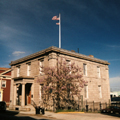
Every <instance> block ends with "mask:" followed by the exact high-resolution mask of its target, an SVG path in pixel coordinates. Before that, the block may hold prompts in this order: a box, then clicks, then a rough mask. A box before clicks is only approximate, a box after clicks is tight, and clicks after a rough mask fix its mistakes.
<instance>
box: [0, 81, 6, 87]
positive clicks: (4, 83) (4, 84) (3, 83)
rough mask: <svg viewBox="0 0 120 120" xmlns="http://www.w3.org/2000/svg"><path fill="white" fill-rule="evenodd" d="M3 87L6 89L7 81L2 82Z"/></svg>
mask: <svg viewBox="0 0 120 120" xmlns="http://www.w3.org/2000/svg"><path fill="white" fill-rule="evenodd" d="M1 87H3V88H6V81H5V80H2V85H1Z"/></svg>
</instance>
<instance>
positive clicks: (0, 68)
mask: <svg viewBox="0 0 120 120" xmlns="http://www.w3.org/2000/svg"><path fill="white" fill-rule="evenodd" d="M9 69H10V68H3V67H0V70H4V71H5V70H9Z"/></svg>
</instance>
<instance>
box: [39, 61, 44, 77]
mask: <svg viewBox="0 0 120 120" xmlns="http://www.w3.org/2000/svg"><path fill="white" fill-rule="evenodd" d="M43 63H44V60H43V59H41V60H40V61H39V64H40V66H39V71H40V75H41V74H43V68H44V64H43Z"/></svg>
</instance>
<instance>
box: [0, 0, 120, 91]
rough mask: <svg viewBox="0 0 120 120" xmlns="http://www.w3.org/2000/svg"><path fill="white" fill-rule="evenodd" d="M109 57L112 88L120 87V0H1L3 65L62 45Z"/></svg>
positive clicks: (6, 65) (0, 29)
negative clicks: (55, 18)
mask: <svg viewBox="0 0 120 120" xmlns="http://www.w3.org/2000/svg"><path fill="white" fill-rule="evenodd" d="M59 13H61V35H62V37H61V39H62V48H63V49H67V50H75V51H76V52H77V49H78V48H79V52H80V53H81V54H85V55H90V54H92V55H94V57H95V58H99V59H103V60H107V61H108V62H110V65H109V76H110V86H111V90H112V91H115V90H120V0H0V67H10V66H9V63H10V62H11V61H13V60H16V59H18V58H21V57H24V56H26V55H29V54H32V53H35V52H37V51H40V50H43V49H45V48H48V47H50V46H56V47H59V41H58V38H59V27H58V26H57V25H56V21H52V17H53V16H54V15H59Z"/></svg>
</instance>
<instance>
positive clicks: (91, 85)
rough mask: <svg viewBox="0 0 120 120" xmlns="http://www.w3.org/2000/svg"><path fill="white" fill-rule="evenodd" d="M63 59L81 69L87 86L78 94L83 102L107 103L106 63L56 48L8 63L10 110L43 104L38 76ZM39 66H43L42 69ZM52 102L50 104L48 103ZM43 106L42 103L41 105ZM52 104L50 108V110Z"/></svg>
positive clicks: (27, 108) (107, 80) (108, 92)
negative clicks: (10, 75) (10, 74)
mask: <svg viewBox="0 0 120 120" xmlns="http://www.w3.org/2000/svg"><path fill="white" fill-rule="evenodd" d="M60 57H64V58H66V59H67V60H68V61H70V62H75V64H77V65H79V66H80V67H81V68H83V75H84V79H85V80H86V81H88V83H87V84H86V85H85V86H84V89H83V90H82V92H81V95H82V98H83V101H87V102H91V101H94V102H106V103H108V102H109V100H110V86H109V68H108V65H109V63H108V62H107V61H104V60H100V59H97V58H94V56H93V55H90V56H86V55H82V54H79V53H75V52H74V51H68V50H64V49H61V48H57V47H54V46H52V47H49V48H47V49H45V50H42V51H39V52H37V53H34V54H31V55H29V56H26V57H23V58H21V59H18V60H15V61H11V63H10V65H11V68H12V81H11V96H10V100H11V103H10V109H19V110H23V109H24V110H33V108H32V105H31V103H35V104H36V105H43V104H44V101H43V99H42V97H41V96H42V91H43V89H42V87H41V85H40V84H38V82H37V80H38V77H39V76H41V77H42V76H43V74H42V70H43V69H44V66H54V65H56V62H57V60H56V59H57V58H60ZM41 66H42V67H41ZM49 102H50V103H51V101H49ZM41 103H42V104H41ZM52 105H53V104H52V103H51V105H50V107H49V108H50V109H51V108H52V107H53V106H52Z"/></svg>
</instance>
